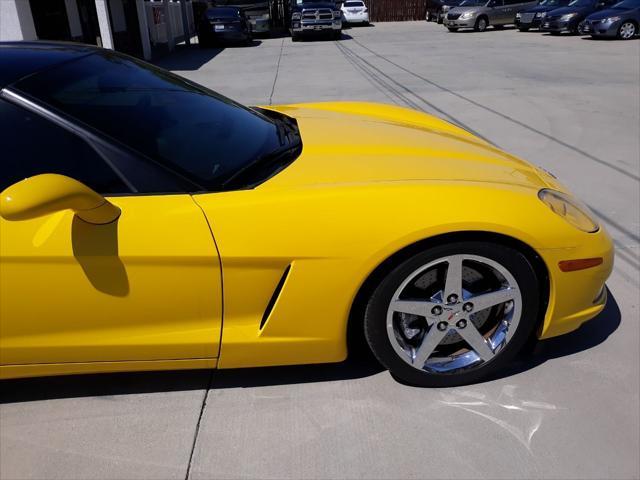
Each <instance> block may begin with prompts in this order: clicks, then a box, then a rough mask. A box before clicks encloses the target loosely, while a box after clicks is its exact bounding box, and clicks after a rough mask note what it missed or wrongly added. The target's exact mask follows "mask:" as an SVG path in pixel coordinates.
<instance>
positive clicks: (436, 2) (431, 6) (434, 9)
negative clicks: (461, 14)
mask: <svg viewBox="0 0 640 480" xmlns="http://www.w3.org/2000/svg"><path fill="white" fill-rule="evenodd" d="M461 2H462V0H427V22H438V23H442V21H443V20H444V17H445V16H446V15H447V12H448V11H449V9H451V8H453V7H457V6H458V5H460V3H461Z"/></svg>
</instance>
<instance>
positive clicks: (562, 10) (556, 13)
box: [549, 7, 593, 17]
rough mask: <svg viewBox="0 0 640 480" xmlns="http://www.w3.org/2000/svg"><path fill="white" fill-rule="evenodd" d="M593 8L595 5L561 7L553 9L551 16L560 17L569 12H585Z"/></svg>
mask: <svg viewBox="0 0 640 480" xmlns="http://www.w3.org/2000/svg"><path fill="white" fill-rule="evenodd" d="M590 10H593V7H561V8H556V9H555V10H551V11H550V12H549V16H553V17H559V16H562V15H567V14H569V13H584V12H588V11H590Z"/></svg>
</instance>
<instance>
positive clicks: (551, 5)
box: [516, 0, 571, 32]
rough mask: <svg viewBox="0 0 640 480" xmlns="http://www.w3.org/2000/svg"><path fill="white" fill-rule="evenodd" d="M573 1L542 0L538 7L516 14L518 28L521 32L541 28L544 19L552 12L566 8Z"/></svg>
mask: <svg viewBox="0 0 640 480" xmlns="http://www.w3.org/2000/svg"><path fill="white" fill-rule="evenodd" d="M570 1H571V0H541V1H540V3H538V5H536V6H535V7H532V8H527V9H526V10H522V11H521V12H518V13H516V27H518V29H519V30H520V31H521V32H526V31H527V30H529V29H530V28H540V24H541V23H542V20H543V19H544V17H545V16H546V15H547V13H549V12H550V11H551V10H555V9H556V8H560V7H566V6H567V5H569V2H570Z"/></svg>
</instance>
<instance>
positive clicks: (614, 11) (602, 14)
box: [587, 8, 629, 20]
mask: <svg viewBox="0 0 640 480" xmlns="http://www.w3.org/2000/svg"><path fill="white" fill-rule="evenodd" d="M627 13H629V10H626V9H625V10H623V9H621V8H609V9H607V10H600V11H599V12H595V13H592V14H591V15H589V16H588V17H587V20H601V19H603V18H609V17H622V16H624V15H625V14H627Z"/></svg>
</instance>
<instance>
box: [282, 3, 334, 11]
mask: <svg viewBox="0 0 640 480" xmlns="http://www.w3.org/2000/svg"><path fill="white" fill-rule="evenodd" d="M309 8H311V9H313V8H330V9H331V10H336V4H335V3H333V2H313V3H302V4H300V5H294V6H293V7H292V8H291V10H292V11H302V10H303V9H309Z"/></svg>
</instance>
